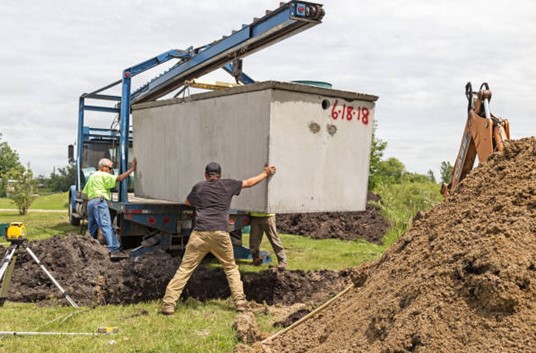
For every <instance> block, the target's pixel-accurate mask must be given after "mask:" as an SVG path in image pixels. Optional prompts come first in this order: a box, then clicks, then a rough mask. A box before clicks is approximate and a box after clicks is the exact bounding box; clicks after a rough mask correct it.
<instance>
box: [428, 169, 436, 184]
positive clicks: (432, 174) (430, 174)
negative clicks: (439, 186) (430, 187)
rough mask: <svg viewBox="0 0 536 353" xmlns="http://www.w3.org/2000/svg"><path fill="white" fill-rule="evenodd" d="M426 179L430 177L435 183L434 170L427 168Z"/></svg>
mask: <svg viewBox="0 0 536 353" xmlns="http://www.w3.org/2000/svg"><path fill="white" fill-rule="evenodd" d="M427 175H428V179H430V181H431V182H432V183H435V182H436V179H435V175H434V171H433V170H432V169H430V170H428V174H427Z"/></svg>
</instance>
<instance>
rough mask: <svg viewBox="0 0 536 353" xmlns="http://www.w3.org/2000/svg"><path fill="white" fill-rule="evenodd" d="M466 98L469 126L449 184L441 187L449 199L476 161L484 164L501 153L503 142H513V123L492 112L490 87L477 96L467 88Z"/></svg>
mask: <svg viewBox="0 0 536 353" xmlns="http://www.w3.org/2000/svg"><path fill="white" fill-rule="evenodd" d="M465 95H466V96H467V99H468V101H469V104H468V108H467V122H466V124H465V130H464V132H463V136H462V142H461V144H460V150H459V152H458V157H457V158H456V162H455V163H454V167H453V169H452V178H451V182H450V183H449V184H443V185H442V186H441V193H442V194H443V196H445V197H446V196H448V194H449V193H451V192H452V191H454V189H455V188H456V187H457V186H458V184H459V183H460V182H461V181H462V180H463V178H465V176H466V175H467V174H468V173H469V172H470V171H471V170H472V169H473V165H474V163H475V159H476V157H477V156H478V161H479V162H480V163H484V162H485V161H487V160H488V158H489V156H491V154H492V153H493V152H497V151H502V150H503V148H504V144H503V141H506V140H509V139H510V123H509V122H508V120H506V119H501V118H498V117H496V116H494V115H493V114H492V113H491V112H490V108H489V101H490V99H491V91H490V89H489V85H488V84H487V83H483V84H482V85H481V86H480V90H479V91H478V92H474V91H473V88H472V86H471V83H470V82H468V83H467V85H466V86H465Z"/></svg>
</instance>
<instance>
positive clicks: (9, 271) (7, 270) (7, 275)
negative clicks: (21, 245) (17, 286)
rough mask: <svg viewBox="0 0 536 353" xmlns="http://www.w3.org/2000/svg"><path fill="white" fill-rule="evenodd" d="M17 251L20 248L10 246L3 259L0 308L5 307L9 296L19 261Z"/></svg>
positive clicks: (0, 278) (0, 277) (0, 272)
mask: <svg viewBox="0 0 536 353" xmlns="http://www.w3.org/2000/svg"><path fill="white" fill-rule="evenodd" d="M17 249H18V246H10V247H9V248H8V249H7V251H6V255H5V256H4V258H3V259H2V265H1V266H0V280H1V281H2V285H1V286H0V306H4V303H5V302H6V299H7V296H8V294H9V287H10V286H11V278H12V277H13V269H14V268H15V262H16V261H17Z"/></svg>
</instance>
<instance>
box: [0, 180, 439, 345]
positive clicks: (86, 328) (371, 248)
mask: <svg viewBox="0 0 536 353" xmlns="http://www.w3.org/2000/svg"><path fill="white" fill-rule="evenodd" d="M430 190H432V187H431V188H430ZM384 192H385V193H386V195H388V197H392V198H393V200H404V195H403V194H408V193H409V194H410V196H408V199H409V200H410V201H408V202H409V205H410V206H409V207H405V206H404V205H401V202H395V201H392V205H393V206H391V207H384V212H385V213H386V214H388V215H389V216H390V219H391V222H392V223H393V225H394V227H393V228H392V229H391V230H390V231H389V233H388V234H387V235H386V244H388V245H389V244H391V243H392V242H394V241H395V240H396V239H397V238H398V237H399V235H400V234H402V233H403V232H404V231H405V229H407V227H408V226H409V224H410V223H411V218H412V217H413V215H414V214H415V212H416V211H418V210H419V209H421V208H427V207H428V208H429V207H431V206H432V205H433V203H434V202H436V201H435V199H433V201H430V204H426V202H416V203H415V202H412V201H411V200H413V199H412V196H411V195H413V196H414V197H417V198H423V197H425V198H428V197H429V196H428V195H427V194H426V193H427V191H426V192H424V194H423V192H422V190H421V191H418V190H417V191H416V190H413V189H412V190H409V191H408V190H392V191H390V190H385V191H384ZM389 192H390V193H389ZM415 192H417V195H414V193H415ZM430 192H432V191H430ZM66 199H67V197H66V195H65V194H56V195H49V196H46V197H42V198H40V199H38V200H36V201H35V203H34V204H33V205H32V208H31V209H30V212H29V213H28V214H27V215H25V216H20V215H19V214H18V211H17V210H16V209H14V207H15V206H14V205H10V203H9V200H6V199H0V209H5V208H13V210H9V211H0V223H9V222H13V221H22V222H24V223H25V225H26V227H27V229H28V233H29V237H30V239H45V238H48V237H50V236H52V235H54V234H67V233H70V232H74V233H80V227H73V226H71V225H70V224H69V222H68V218H67V211H65V212H57V210H62V209H63V210H66V205H65V200H66ZM38 208H39V209H48V210H49V211H48V212H42V211H39V212H38V211H36V209H38ZM281 239H282V241H283V244H284V245H285V248H286V250H287V256H288V258H289V269H290V270H294V269H302V270H318V269H331V270H339V269H345V268H349V267H352V266H356V265H358V264H361V263H363V262H366V261H370V260H373V259H376V258H378V257H379V256H380V255H381V254H382V253H383V251H384V250H385V248H386V246H388V245H385V246H379V245H375V244H371V243H367V242H364V241H350V242H348V241H341V240H336V239H327V240H312V239H309V238H306V237H302V236H294V235H286V234H282V235H281ZM247 240H248V237H247V234H246V235H245V236H244V242H245V243H246V244H247ZM0 245H2V246H4V247H5V246H8V243H7V242H5V241H3V242H0ZM263 249H264V250H268V251H270V252H272V251H271V249H270V248H269V243H268V242H267V241H264V242H263ZM214 266H217V265H216V264H214ZM239 266H240V270H241V271H242V272H247V271H259V268H256V267H253V266H251V265H249V264H246V263H239ZM155 270H157V269H155ZM36 271H39V269H38V268H37V267H36ZM158 306H159V303H158V302H156V301H154V302H148V303H141V304H136V305H125V306H119V305H113V306H112V305H110V306H101V307H96V308H88V307H83V308H81V309H74V308H72V307H63V306H61V307H60V306H55V307H50V306H38V305H35V304H27V303H12V302H6V304H5V305H4V306H3V307H0V331H7V332H12V331H17V332H63V333H68V332H71V333H72V332H75V333H76V332H78V333H95V332H96V330H97V328H98V327H114V326H116V327H118V328H119V333H117V334H113V335H96V336H86V335H73V336H66V335H50V336H49V335H36V336H22V337H13V336H9V335H1V336H0V353H2V352H38V353H39V352H85V353H90V352H185V353H188V352H204V353H210V352H214V353H216V352H218V353H221V352H232V351H233V347H234V346H235V345H236V344H237V343H238V341H237V340H236V339H235V337H234V331H233V329H232V324H233V321H234V318H235V311H234V307H233V305H232V303H231V302H230V301H227V300H210V301H208V302H206V303H199V302H197V301H195V300H189V301H187V302H186V303H184V304H183V305H181V306H180V308H179V309H178V312H177V314H176V315H175V316H174V317H165V316H162V315H158V314H157V311H158ZM256 316H257V320H258V322H259V324H260V326H261V330H262V331H263V332H265V333H271V332H274V331H275V329H274V328H273V327H272V323H273V322H274V318H273V317H271V316H269V315H267V314H264V313H262V312H258V313H256Z"/></svg>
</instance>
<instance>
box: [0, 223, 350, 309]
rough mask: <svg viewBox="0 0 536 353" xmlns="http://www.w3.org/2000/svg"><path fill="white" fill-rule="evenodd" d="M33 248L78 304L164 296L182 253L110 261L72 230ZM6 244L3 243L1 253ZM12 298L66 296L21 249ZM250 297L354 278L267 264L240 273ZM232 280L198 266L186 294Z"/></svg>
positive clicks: (310, 296)
mask: <svg viewBox="0 0 536 353" xmlns="http://www.w3.org/2000/svg"><path fill="white" fill-rule="evenodd" d="M28 245H29V247H30V249H31V250H32V251H33V252H34V253H35V254H36V255H37V257H38V258H39V260H41V261H42V262H43V264H44V265H45V267H46V268H47V270H48V271H49V272H50V273H51V274H52V275H53V276H54V278H55V279H56V280H57V281H58V283H59V284H60V285H61V286H62V287H63V288H64V289H65V291H67V293H68V294H69V295H70V296H71V298H72V299H73V300H74V301H75V302H76V303H77V304H78V305H87V306H96V305H104V304H131V303H138V302H143V301H147V300H159V299H162V297H163V294H164V291H165V288H166V286H167V284H168V282H169V280H170V279H171V277H172V276H173V275H174V274H175V271H176V270H177V267H178V265H179V261H180V258H179V257H172V256H171V255H169V254H168V253H166V252H163V251H159V252H156V253H153V254H148V255H145V256H143V257H140V258H137V259H127V260H122V261H120V262H112V261H111V260H110V259H109V256H108V251H107V249H106V247H103V246H102V245H100V244H99V242H98V241H96V240H94V239H93V238H91V237H88V236H81V235H75V234H70V235H68V236H55V237H53V238H51V239H47V240H43V241H35V242H33V241H32V242H30V243H29V244H28ZM4 254H5V248H1V247H0V256H3V255H4ZM18 254H19V256H18V258H17V261H16V266H15V271H14V275H13V282H12V284H11V290H10V292H9V297H8V300H11V301H18V302H41V303H42V304H44V305H47V304H51V303H53V304H58V303H59V304H64V305H68V303H67V301H66V300H65V299H64V298H63V297H62V295H61V293H60V291H59V290H58V289H57V287H55V286H54V284H53V283H52V282H51V281H50V280H49V279H48V277H47V276H46V274H45V272H44V271H43V270H42V269H41V268H40V267H39V266H38V265H37V263H36V262H35V261H34V260H33V259H32V258H31V257H30V255H29V254H28V253H27V252H26V250H25V248H24V247H20V248H19V251H18ZM242 279H243V282H244V290H245V292H246V296H247V298H248V300H252V301H256V302H258V303H266V304H269V305H273V304H282V305H292V304H294V303H311V304H312V303H315V302H316V303H317V302H322V301H324V300H326V298H329V297H330V296H332V295H334V294H335V293H337V292H338V291H340V290H341V289H342V288H344V287H345V286H347V285H348V284H349V283H351V280H350V277H349V271H339V272H336V271H318V272H304V271H279V270H277V269H268V270H265V271H261V272H259V273H244V274H243V275H242ZM229 296H230V291H229V286H228V283H227V279H226V277H225V274H224V272H223V270H221V269H214V270H209V269H206V268H204V267H202V266H200V267H199V268H198V269H197V270H196V271H195V272H194V275H193V276H192V278H191V279H190V281H189V282H188V285H187V286H186V288H185V290H184V293H183V297H192V298H195V299H198V300H201V301H203V300H207V299H214V298H227V297H229Z"/></svg>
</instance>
